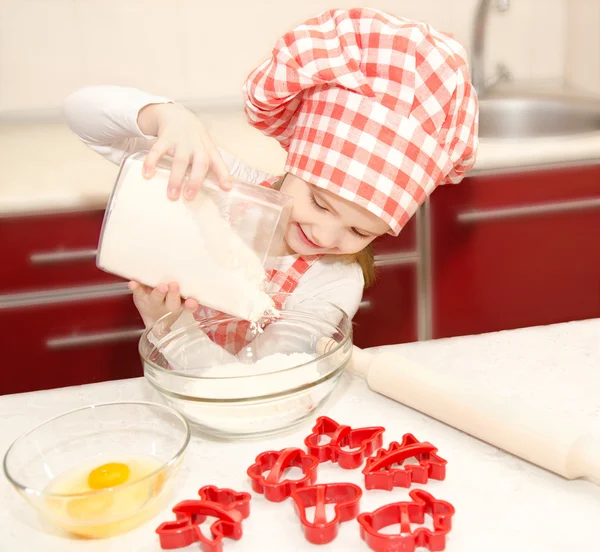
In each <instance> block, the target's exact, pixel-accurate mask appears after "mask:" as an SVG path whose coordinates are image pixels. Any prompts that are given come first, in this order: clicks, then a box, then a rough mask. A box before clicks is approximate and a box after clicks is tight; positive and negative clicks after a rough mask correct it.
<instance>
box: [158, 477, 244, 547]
mask: <svg viewBox="0 0 600 552" xmlns="http://www.w3.org/2000/svg"><path fill="white" fill-rule="evenodd" d="M198 494H199V495H200V497H201V499H202V500H184V501H183V502H180V503H179V504H177V505H176V506H175V507H174V508H173V512H174V513H175V515H176V518H177V519H176V521H167V522H165V523H162V524H161V525H160V526H159V527H158V528H157V529H156V533H157V534H158V536H159V539H160V546H161V548H163V549H173V548H183V547H185V546H189V545H190V544H193V543H195V542H198V543H200V549H201V550H202V552H222V550H223V543H222V541H223V539H224V538H230V539H233V540H239V539H240V538H241V537H242V520H243V519H244V518H247V517H248V516H249V515H250V500H251V498H252V497H251V496H250V494H248V493H236V492H235V491H233V490H231V489H219V488H217V487H214V486H212V485H210V486H206V487H202V488H201V489H200V491H199V492H198ZM207 516H212V517H216V518H217V519H216V520H215V521H214V522H213V523H212V524H211V526H210V533H211V535H212V539H211V538H209V537H206V536H205V535H204V534H203V533H202V530H201V529H200V525H199V524H201V523H203V522H204V521H205V520H206V518H207Z"/></svg>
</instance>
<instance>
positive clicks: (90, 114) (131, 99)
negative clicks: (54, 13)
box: [63, 86, 364, 347]
mask: <svg viewBox="0 0 600 552" xmlns="http://www.w3.org/2000/svg"><path fill="white" fill-rule="evenodd" d="M167 102H171V100H169V99H168V98H164V97H161V96H154V95H151V94H148V93H145V92H143V91H141V90H137V89H135V88H126V87H118V86H94V87H88V88H83V89H81V90H78V91H77V92H75V93H74V94H72V95H71V96H69V98H68V99H67V100H66V102H65V104H64V109H63V112H64V115H65V118H66V120H67V123H68V124H69V126H70V127H71V129H72V130H73V131H74V132H75V133H76V134H77V135H78V136H79V138H80V139H81V140H82V141H83V142H84V143H85V144H86V145H87V146H89V147H90V148H91V149H92V150H94V151H96V152H97V153H99V154H100V155H102V156H104V157H105V158H106V159H108V160H109V161H112V162H113V163H116V164H119V163H121V161H122V160H123V158H124V157H125V156H127V155H129V154H130V153H133V152H136V151H142V150H148V149H150V148H151V147H152V145H153V144H154V142H155V140H156V138H155V137H152V136H146V135H144V133H143V132H142V131H141V130H140V128H139V126H138V123H137V118H138V114H139V112H140V110H141V109H142V108H143V107H145V106H147V105H150V104H155V103H167ZM219 151H220V152H221V155H222V157H223V159H224V161H225V162H226V164H227V166H228V167H229V171H230V172H231V175H232V177H233V178H235V179H237V180H242V181H245V182H250V183H254V184H259V183H260V182H262V181H264V180H266V179H267V178H269V177H270V176H271V175H269V174H267V173H264V172H262V171H260V170H258V169H255V168H252V167H249V166H248V165H246V164H245V163H243V162H242V161H241V160H239V159H238V158H236V157H234V156H233V155H231V154H229V153H227V152H226V151H224V150H222V149H219ZM296 258H297V256H294V255H285V256H281V257H274V258H271V259H270V260H269V265H268V267H267V268H276V269H278V270H282V271H285V270H287V269H288V268H289V267H290V266H291V265H292V263H293V262H294V261H295V260H296ZM363 288H364V278H363V274H362V270H361V269H360V266H359V265H358V264H357V263H348V262H345V261H342V260H340V259H338V258H337V257H336V256H335V255H325V256H323V257H321V259H319V260H318V261H317V262H316V263H315V264H314V265H313V266H312V267H311V268H310V269H309V270H308V272H306V273H305V274H304V275H303V276H302V278H301V279H300V281H299V284H298V286H297V288H296V290H295V291H294V293H293V294H292V296H291V297H290V298H289V299H288V301H287V302H286V307H287V308H294V306H295V305H298V304H299V303H300V302H302V301H303V297H315V298H317V299H324V300H326V301H328V302H330V303H333V304H335V305H337V306H338V307H339V308H341V309H342V310H344V311H345V312H346V314H347V315H348V316H349V317H350V318H352V317H354V315H355V314H356V311H357V310H358V306H359V304H360V301H361V298H362V292H363ZM304 304H305V305H306V304H307V302H306V301H304ZM275 326H276V324H273V325H272V326H269V327H268V328H267V331H265V332H264V334H262V335H261V336H259V337H260V339H259V341H261V342H263V343H264V342H265V341H266V340H267V339H269V336H270V334H271V333H272V332H271V331H269V330H270V329H271V328H273V329H275V328H274V327H275ZM262 346H263V347H264V346H265V345H262Z"/></svg>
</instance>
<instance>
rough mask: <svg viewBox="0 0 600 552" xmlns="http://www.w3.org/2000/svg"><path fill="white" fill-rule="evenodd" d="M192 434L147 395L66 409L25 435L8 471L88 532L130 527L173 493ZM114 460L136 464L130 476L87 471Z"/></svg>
mask: <svg viewBox="0 0 600 552" xmlns="http://www.w3.org/2000/svg"><path fill="white" fill-rule="evenodd" d="M189 440H190V430H189V425H188V423H187V421H186V420H185V419H184V417H183V416H181V415H180V414H179V413H178V412H176V411H174V410H173V409H171V408H169V407H167V406H164V405H160V404H152V403H147V402H118V403H105V404H97V405H92V406H88V407H84V408H80V409H77V410H73V411H71V412H67V413H66V414H62V415H60V416H57V417H56V418H53V419H51V420H48V421H46V422H44V423H42V424H41V425H39V426H37V427H35V428H34V429H32V430H30V431H28V432H27V433H25V434H24V435H22V436H21V437H19V438H18V439H17V440H16V441H15V442H14V443H13V444H12V445H11V447H10V448H9V449H8V451H7V452H6V455H5V457H4V472H5V474H6V477H7V478H8V480H9V481H10V482H11V483H12V485H13V486H14V487H15V488H16V489H17V491H18V492H19V494H20V495H21V496H22V497H23V498H24V499H25V500H26V501H27V502H29V504H31V505H32V506H33V507H34V508H35V509H37V510H38V511H39V512H40V513H41V514H43V516H44V517H46V518H47V519H49V520H50V521H52V522H53V523H54V524H56V525H58V526H60V527H61V528H63V529H65V530H66V531H68V532H70V533H73V534H75V535H78V536H82V537H87V538H104V537H111V536H114V535H118V534H121V533H125V532H127V531H129V530H131V529H133V528H134V527H137V526H138V525H140V524H141V523H143V522H144V521H146V520H147V519H149V518H150V517H152V516H153V515H155V514H156V513H157V511H158V509H159V508H160V507H161V505H162V503H163V498H164V497H166V496H168V494H169V493H168V491H169V490H170V488H171V484H172V482H173V479H174V476H175V475H176V473H177V471H178V469H179V466H180V464H181V460H182V458H183V454H184V452H185V449H186V447H187V445H188V443H189ZM110 462H113V463H114V462H119V463H126V464H127V465H128V466H137V469H136V470H135V471H134V470H132V471H131V472H130V477H129V480H127V481H126V482H124V483H122V484H120V485H114V486H111V487H107V488H102V489H92V488H89V487H88V486H87V483H84V482H87V476H86V475H85V474H87V473H89V471H91V470H93V469H94V468H95V467H98V466H102V465H104V464H107V463H110Z"/></svg>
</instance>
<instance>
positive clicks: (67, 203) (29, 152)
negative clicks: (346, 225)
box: [0, 110, 600, 216]
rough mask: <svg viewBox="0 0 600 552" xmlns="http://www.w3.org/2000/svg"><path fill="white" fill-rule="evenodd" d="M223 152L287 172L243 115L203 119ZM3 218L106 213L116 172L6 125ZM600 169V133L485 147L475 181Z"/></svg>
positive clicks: (78, 148) (67, 143)
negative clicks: (540, 169)
mask: <svg viewBox="0 0 600 552" xmlns="http://www.w3.org/2000/svg"><path fill="white" fill-rule="evenodd" d="M200 117H201V118H202V119H203V120H204V121H205V122H206V124H207V126H208V128H209V130H210V132H211V134H212V136H213V138H214V140H215V141H216V143H217V144H218V145H220V146H221V147H223V148H224V149H226V150H228V151H230V152H231V153H233V154H235V155H237V156H238V157H240V158H241V159H243V160H244V161H246V162H247V163H248V164H250V165H252V166H255V167H257V168H259V169H262V170H264V171H267V172H271V173H274V174H277V173H279V172H281V170H282V168H283V166H284V161H285V152H284V151H283V149H282V148H281V147H280V146H279V145H278V143H277V142H276V141H275V140H271V139H269V138H267V137H265V136H264V135H262V134H261V133H260V132H259V131H258V130H256V129H254V128H252V127H250V125H248V124H247V123H246V121H245V118H244V115H243V112H242V111H241V110H229V111H226V110H221V111H216V112H213V113H211V114H208V113H200ZM0 151H1V152H2V171H3V172H2V178H1V179H0V216H1V215H10V214H16V213H23V212H24V213H28V212H43V211H54V210H70V209H87V208H104V206H105V205H106V202H107V200H108V196H109V194H110V191H111V189H112V186H113V184H114V181H115V178H116V175H117V169H118V167H116V166H115V165H113V164H111V163H109V162H108V161H105V160H104V159H103V158H102V157H100V156H99V155H97V154H95V153H93V152H92V151H91V150H89V149H88V148H86V147H85V146H84V145H83V144H81V143H80V142H79V140H78V138H77V137H76V136H75V135H74V134H72V133H71V131H70V130H69V129H68V127H67V126H66V125H65V124H63V123H57V122H53V123H52V122H45V123H33V122H31V123H22V122H21V123H4V124H2V125H0ZM592 160H598V161H599V162H600V133H593V134H587V135H578V136H572V137H561V138H547V139H537V140H521V141H518V140H481V144H480V149H479V155H478V158H477V163H476V166H475V167H474V169H473V172H472V173H471V174H476V173H481V172H489V171H501V170H504V169H507V168H512V169H514V168H519V167H531V166H538V165H549V164H554V165H555V164H571V163H577V162H590V161H592Z"/></svg>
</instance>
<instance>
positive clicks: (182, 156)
mask: <svg viewBox="0 0 600 552" xmlns="http://www.w3.org/2000/svg"><path fill="white" fill-rule="evenodd" d="M189 164H190V155H189V153H186V152H184V151H176V152H175V156H174V157H173V164H172V165H171V175H170V176H169V189H168V192H167V193H168V196H169V199H178V198H179V195H180V194H181V187H182V186H183V181H184V179H185V173H186V172H187V169H188V165H189Z"/></svg>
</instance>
